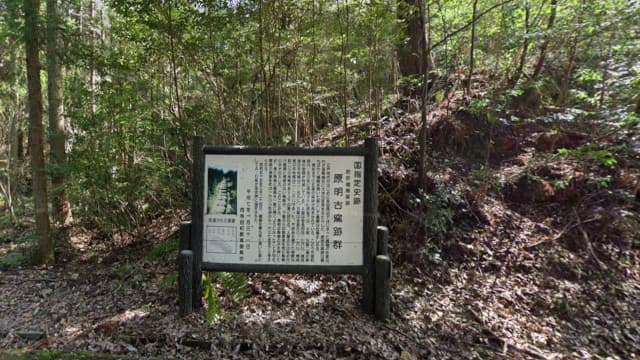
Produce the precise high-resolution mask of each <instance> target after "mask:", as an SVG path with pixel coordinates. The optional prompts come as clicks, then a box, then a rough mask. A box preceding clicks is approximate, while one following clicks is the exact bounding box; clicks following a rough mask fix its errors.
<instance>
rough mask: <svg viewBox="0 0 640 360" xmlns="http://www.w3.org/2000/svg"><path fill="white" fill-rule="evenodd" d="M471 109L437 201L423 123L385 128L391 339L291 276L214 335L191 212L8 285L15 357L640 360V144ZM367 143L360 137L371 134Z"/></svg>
mask: <svg viewBox="0 0 640 360" xmlns="http://www.w3.org/2000/svg"><path fill="white" fill-rule="evenodd" d="M467 104H468V102H467ZM469 108H470V106H468V105H465V103H464V100H463V98H462V97H459V99H458V100H457V101H453V102H452V101H447V100H445V101H444V102H442V103H441V104H440V105H438V106H436V107H434V108H433V109H432V112H431V116H430V118H431V119H432V120H431V122H430V126H429V138H430V144H431V147H432V149H433V151H431V152H430V156H429V167H428V169H429V171H428V178H427V181H426V183H425V184H418V181H417V178H418V176H417V174H416V172H415V170H414V169H415V168H416V166H415V161H416V160H415V158H416V153H417V150H416V149H417V138H418V136H417V134H418V132H419V119H420V116H419V114H415V113H411V111H407V110H406V109H405V110H404V111H403V110H402V109H401V107H398V108H395V110H394V111H391V112H389V113H388V114H387V116H386V117H385V118H384V119H383V121H382V125H383V126H382V128H381V134H380V135H381V139H382V140H381V151H382V157H381V161H380V165H379V179H380V180H379V182H380V189H379V193H380V220H379V223H380V224H383V225H387V226H389V227H390V230H391V239H390V243H389V245H390V253H391V256H392V258H393V261H394V273H393V278H392V309H391V313H392V315H391V319H390V320H389V321H388V322H386V323H380V322H376V321H375V320H374V319H373V318H372V317H371V316H368V315H365V314H363V313H362V311H361V310H360V297H361V281H360V279H359V278H358V277H355V276H328V275H313V276H310V275H279V274H249V275H248V279H249V287H250V289H251V295H250V296H248V297H247V298H245V299H242V300H239V301H233V300H231V299H230V298H229V297H228V296H224V290H223V289H220V291H221V293H222V295H223V296H221V310H222V316H221V317H220V318H219V319H218V320H215V321H214V322H213V323H211V324H209V323H208V322H207V320H206V315H205V310H201V311H198V312H196V313H194V314H192V315H190V316H187V317H185V318H180V317H179V316H178V315H177V312H178V308H177V305H178V304H177V286H176V282H175V280H176V268H177V266H176V263H175V256H176V252H175V250H176V249H175V248H176V246H175V244H176V241H175V237H176V232H177V229H178V224H179V222H180V221H181V220H184V219H186V218H188V214H187V213H186V212H184V211H178V210H177V211H169V212H167V213H166V214H165V215H164V216H163V217H161V218H159V219H157V220H156V221H155V222H154V223H152V224H151V225H149V226H148V227H147V228H145V230H144V231H142V232H140V234H139V235H138V236H137V237H136V238H135V239H129V240H127V241H120V242H116V241H115V240H112V241H111V242H108V241H105V240H100V241H98V240H96V239H93V238H92V237H91V236H89V235H87V234H86V233H85V232H84V231H82V229H72V230H71V235H72V244H70V245H69V249H63V250H62V251H70V252H73V253H74V256H73V257H72V258H73V259H72V260H71V261H69V262H67V263H65V264H60V265H58V266H56V267H55V268H43V269H34V268H21V267H16V266H11V267H5V268H4V269H3V270H1V271H0V349H6V350H4V352H0V357H4V358H21V357H25V356H26V357H29V356H32V357H34V358H51V357H54V358H55V357H56V356H60V354H61V353H62V352H74V353H75V355H76V356H80V357H91V356H93V355H90V354H91V353H99V354H103V355H101V356H107V354H110V356H114V355H115V356H121V357H124V358H127V357H128V358H138V357H158V358H174V357H175V358H185V359H190V358H260V359H262V358H283V359H288V358H299V359H328V358H344V359H351V358H384V359H402V360H408V359H422V358H437V359H447V358H448V359H463V358H464V359H466V358H470V359H472V358H505V359H514V358H515V359H520V358H522V359H529V358H530V359H567V358H585V359H637V358H640V204H639V202H638V199H637V196H636V195H635V194H634V193H633V192H634V191H635V190H634V186H636V183H635V182H636V181H637V179H638V178H639V175H640V160H639V151H638V150H639V146H638V132H637V126H636V128H635V129H632V130H630V131H628V130H627V129H626V128H623V127H619V126H613V125H607V124H604V125H598V124H601V122H596V121H592V120H590V118H589V117H588V116H587V115H585V114H584V113H582V112H578V111H573V112H572V111H563V112H559V111H558V110H557V109H553V108H551V107H546V108H545V109H544V111H543V112H542V113H541V114H538V115H536V116H535V117H529V120H526V116H524V115H520V116H519V117H518V115H516V114H517V111H516V110H514V111H513V112H512V113H511V114H501V116H504V118H499V119H498V121H489V120H490V119H489V118H487V116H486V115H484V116H482V115H478V114H476V115H473V113H472V112H470V111H469ZM405 111H407V112H405ZM507 115H508V116H507ZM351 125H352V131H351V133H352V135H353V136H358V134H357V132H358V131H360V130H361V129H363V123H361V122H354V123H353V124H351ZM341 131H342V130H341V129H340V128H335V129H334V130H333V131H330V132H329V133H325V134H324V135H322V137H321V138H319V139H318V144H319V145H329V144H332V143H335V141H336V139H340V137H341ZM592 144H598V148H595V147H593V145H592ZM612 158H613V159H614V160H615V161H614V162H611V161H608V160H607V159H612ZM422 189H424V190H422ZM634 196H636V197H634ZM168 239H170V240H168ZM171 239H173V240H171ZM15 243H16V240H15V239H5V241H4V242H2V244H1V245H0V256H5V257H6V256H7V255H6V254H7V252H8V249H9V248H11V247H15V246H16V244H15ZM67 255H69V254H67ZM68 257H69V256H68ZM44 349H48V350H47V351H46V352H43V350H44ZM29 354H31V355H29Z"/></svg>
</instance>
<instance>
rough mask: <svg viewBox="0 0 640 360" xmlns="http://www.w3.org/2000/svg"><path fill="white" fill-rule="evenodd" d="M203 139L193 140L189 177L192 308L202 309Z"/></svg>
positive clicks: (195, 138)
mask: <svg viewBox="0 0 640 360" xmlns="http://www.w3.org/2000/svg"><path fill="white" fill-rule="evenodd" d="M203 148H204V138H203V137H202V136H194V138H193V154H192V159H193V170H192V176H191V179H192V180H191V195H192V199H191V250H193V308H194V309H199V308H201V307H202V228H203V224H202V222H203V220H204V170H205V169H204V151H203Z"/></svg>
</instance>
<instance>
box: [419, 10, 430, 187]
mask: <svg viewBox="0 0 640 360" xmlns="http://www.w3.org/2000/svg"><path fill="white" fill-rule="evenodd" d="M425 1H426V0H422V1H421V2H420V4H419V8H420V18H421V21H422V23H423V24H425V23H426V24H427V34H426V35H425V32H424V29H423V30H422V37H423V41H421V43H422V50H421V51H420V53H421V54H422V56H425V57H428V56H429V55H430V54H429V52H430V50H429V45H428V44H429V43H431V26H430V23H427V21H428V19H429V10H430V8H429V5H428V4H427V5H426V11H425ZM427 37H428V39H427ZM422 61H424V60H422ZM426 65H427V67H426V68H425V70H424V73H423V80H424V84H423V86H422V109H421V112H420V120H421V122H422V126H421V127H420V135H419V141H420V157H419V162H420V163H419V164H418V181H419V186H420V187H422V188H423V189H424V188H425V187H426V183H427V181H426V180H427V168H426V166H427V164H426V163H427V146H428V144H427V126H428V123H427V122H428V117H427V113H428V102H429V72H430V71H431V67H430V66H429V65H431V63H430V62H429V61H427V62H426Z"/></svg>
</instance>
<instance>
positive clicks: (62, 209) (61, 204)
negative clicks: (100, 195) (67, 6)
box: [47, 0, 71, 226]
mask: <svg viewBox="0 0 640 360" xmlns="http://www.w3.org/2000/svg"><path fill="white" fill-rule="evenodd" d="M59 27H60V15H59V10H58V0H47V95H48V100H49V134H50V135H49V145H50V148H51V152H50V159H51V160H50V161H51V164H53V165H55V166H57V168H56V169H55V171H54V172H53V174H52V175H51V192H52V199H51V209H52V212H53V214H52V215H53V219H54V220H55V221H56V222H57V223H58V224H60V225H62V226H64V225H67V224H68V223H69V221H70V220H71V207H70V205H69V198H68V196H67V189H66V176H65V174H64V172H63V171H62V170H61V169H60V167H62V166H63V165H64V163H65V162H66V158H67V155H66V153H65V148H64V144H65V140H66V133H65V121H64V117H63V113H62V65H61V64H60V51H61V49H60V45H61V42H60V37H59V35H58V33H59V31H58V29H59Z"/></svg>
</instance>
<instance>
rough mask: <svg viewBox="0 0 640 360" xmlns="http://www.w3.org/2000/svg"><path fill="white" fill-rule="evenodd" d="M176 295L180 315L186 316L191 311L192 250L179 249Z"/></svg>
mask: <svg viewBox="0 0 640 360" xmlns="http://www.w3.org/2000/svg"><path fill="white" fill-rule="evenodd" d="M178 291H179V294H178V297H179V303H180V310H179V314H180V316H187V315H189V314H191V312H192V311H193V299H192V296H193V251H191V250H182V251H180V268H179V273H178Z"/></svg>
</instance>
